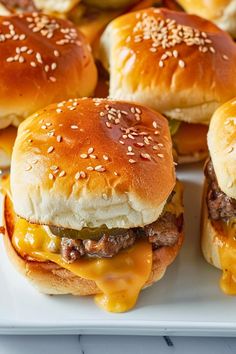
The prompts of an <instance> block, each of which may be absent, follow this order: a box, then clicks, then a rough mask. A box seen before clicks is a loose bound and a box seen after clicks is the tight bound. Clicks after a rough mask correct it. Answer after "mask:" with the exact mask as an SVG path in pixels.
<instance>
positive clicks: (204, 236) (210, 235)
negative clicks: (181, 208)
mask: <svg viewBox="0 0 236 354" xmlns="http://www.w3.org/2000/svg"><path fill="white" fill-rule="evenodd" d="M206 193H207V182H206V180H205V183H204V187H203V197H202V213H201V248H202V253H203V256H204V258H205V259H206V261H207V262H208V263H210V264H212V265H213V266H215V267H217V268H219V269H222V267H221V263H220V255H219V245H220V244H221V242H222V241H221V240H222V237H221V235H220V233H219V231H218V230H217V229H216V228H215V227H214V225H213V223H212V221H211V220H210V219H209V217H208V210H207V204H206Z"/></svg>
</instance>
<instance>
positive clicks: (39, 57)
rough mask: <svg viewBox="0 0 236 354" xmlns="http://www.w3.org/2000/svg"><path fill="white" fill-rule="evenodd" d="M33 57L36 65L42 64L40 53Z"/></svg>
mask: <svg viewBox="0 0 236 354" xmlns="http://www.w3.org/2000/svg"><path fill="white" fill-rule="evenodd" d="M35 57H36V59H37V62H38V63H40V64H43V60H42V56H41V54H40V53H36V55H35Z"/></svg>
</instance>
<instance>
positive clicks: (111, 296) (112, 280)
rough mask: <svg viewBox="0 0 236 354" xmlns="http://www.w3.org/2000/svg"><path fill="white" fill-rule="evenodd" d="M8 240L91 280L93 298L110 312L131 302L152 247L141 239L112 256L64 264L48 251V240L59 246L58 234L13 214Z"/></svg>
mask: <svg viewBox="0 0 236 354" xmlns="http://www.w3.org/2000/svg"><path fill="white" fill-rule="evenodd" d="M12 243H13V245H14V247H15V249H16V250H17V252H18V253H19V254H21V256H23V257H25V256H26V255H27V256H30V257H32V258H33V259H35V260H39V261H45V260H48V261H52V262H55V263H57V264H58V265H59V266H61V267H63V268H66V269H68V270H69V271H71V272H72V273H74V274H75V275H77V276H79V277H82V278H85V279H88V280H93V281H95V282H96V284H97V286H98V288H99V289H100V290H101V294H98V295H96V296H95V302H96V303H97V304H98V305H99V306H100V307H102V308H103V309H105V310H107V311H110V312H124V311H127V310H129V309H131V308H132V307H133V306H134V305H135V303H136V301H137V298H138V295H139V292H140V290H141V289H142V287H143V285H144V284H145V283H146V281H147V280H148V278H149V276H150V273H151V269H152V247H151V244H150V243H149V242H147V241H145V240H142V241H138V242H136V243H135V245H134V246H133V247H131V248H129V249H126V250H123V251H121V252H120V253H119V254H118V255H116V256H115V257H112V258H93V259H91V258H90V259H85V258H84V259H80V260H78V261H76V262H74V263H71V264H68V263H66V262H65V261H63V259H62V258H61V256H60V254H59V253H52V251H51V246H52V244H53V247H54V249H58V250H59V248H60V238H59V237H56V236H52V235H51V234H49V233H47V231H46V229H45V228H44V227H42V226H40V225H34V224H30V223H28V222H27V221H26V220H24V219H21V218H17V220H16V224H15V229H14V235H13V238H12Z"/></svg>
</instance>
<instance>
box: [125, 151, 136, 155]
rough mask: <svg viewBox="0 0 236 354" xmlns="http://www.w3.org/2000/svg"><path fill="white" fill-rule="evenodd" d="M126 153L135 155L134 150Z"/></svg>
mask: <svg viewBox="0 0 236 354" xmlns="http://www.w3.org/2000/svg"><path fill="white" fill-rule="evenodd" d="M126 155H128V156H133V155H135V153H134V152H133V151H129V152H127V153H126Z"/></svg>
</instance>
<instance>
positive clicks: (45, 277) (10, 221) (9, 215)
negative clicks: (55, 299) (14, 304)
mask: <svg viewBox="0 0 236 354" xmlns="http://www.w3.org/2000/svg"><path fill="white" fill-rule="evenodd" d="M4 204H5V206H4V223H5V224H4V226H5V236H4V243H5V248H6V251H7V254H8V257H9V258H10V260H11V261H12V263H13V264H14V266H15V267H16V269H17V270H18V271H19V272H20V273H21V274H22V275H23V276H25V277H26V278H27V279H28V280H29V281H30V282H31V283H32V284H33V285H34V286H35V287H37V288H38V290H39V291H40V292H42V293H45V294H53V295H62V294H72V295H80V296H85V295H95V294H99V293H101V290H100V289H99V288H98V286H97V285H96V283H95V281H92V280H87V279H84V278H81V277H79V276H76V275H75V274H73V273H72V272H70V271H69V270H67V269H65V268H62V267H60V266H59V265H57V264H55V263H53V262H39V261H36V260H31V261H30V260H27V259H24V258H22V257H21V256H20V255H19V254H18V253H17V252H16V250H15V248H14V246H13V244H12V242H11V239H12V236H13V230H14V212H13V211H12V208H11V206H10V205H11V203H10V202H9V198H8V197H5V202H4ZM182 243H183V233H180V235H179V237H178V241H177V243H176V244H175V245H174V246H168V247H167V246H166V247H161V248H159V249H157V250H155V251H153V253H152V270H151V272H150V276H149V279H148V280H147V282H146V283H145V284H144V286H143V288H146V287H147V286H150V285H152V284H153V283H155V282H156V281H158V280H160V279H161V278H162V277H163V275H164V274H165V271H166V268H167V267H168V265H170V264H171V263H172V262H173V261H174V260H175V258H176V256H177V255H178V253H179V250H180V248H181V246H182Z"/></svg>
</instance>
